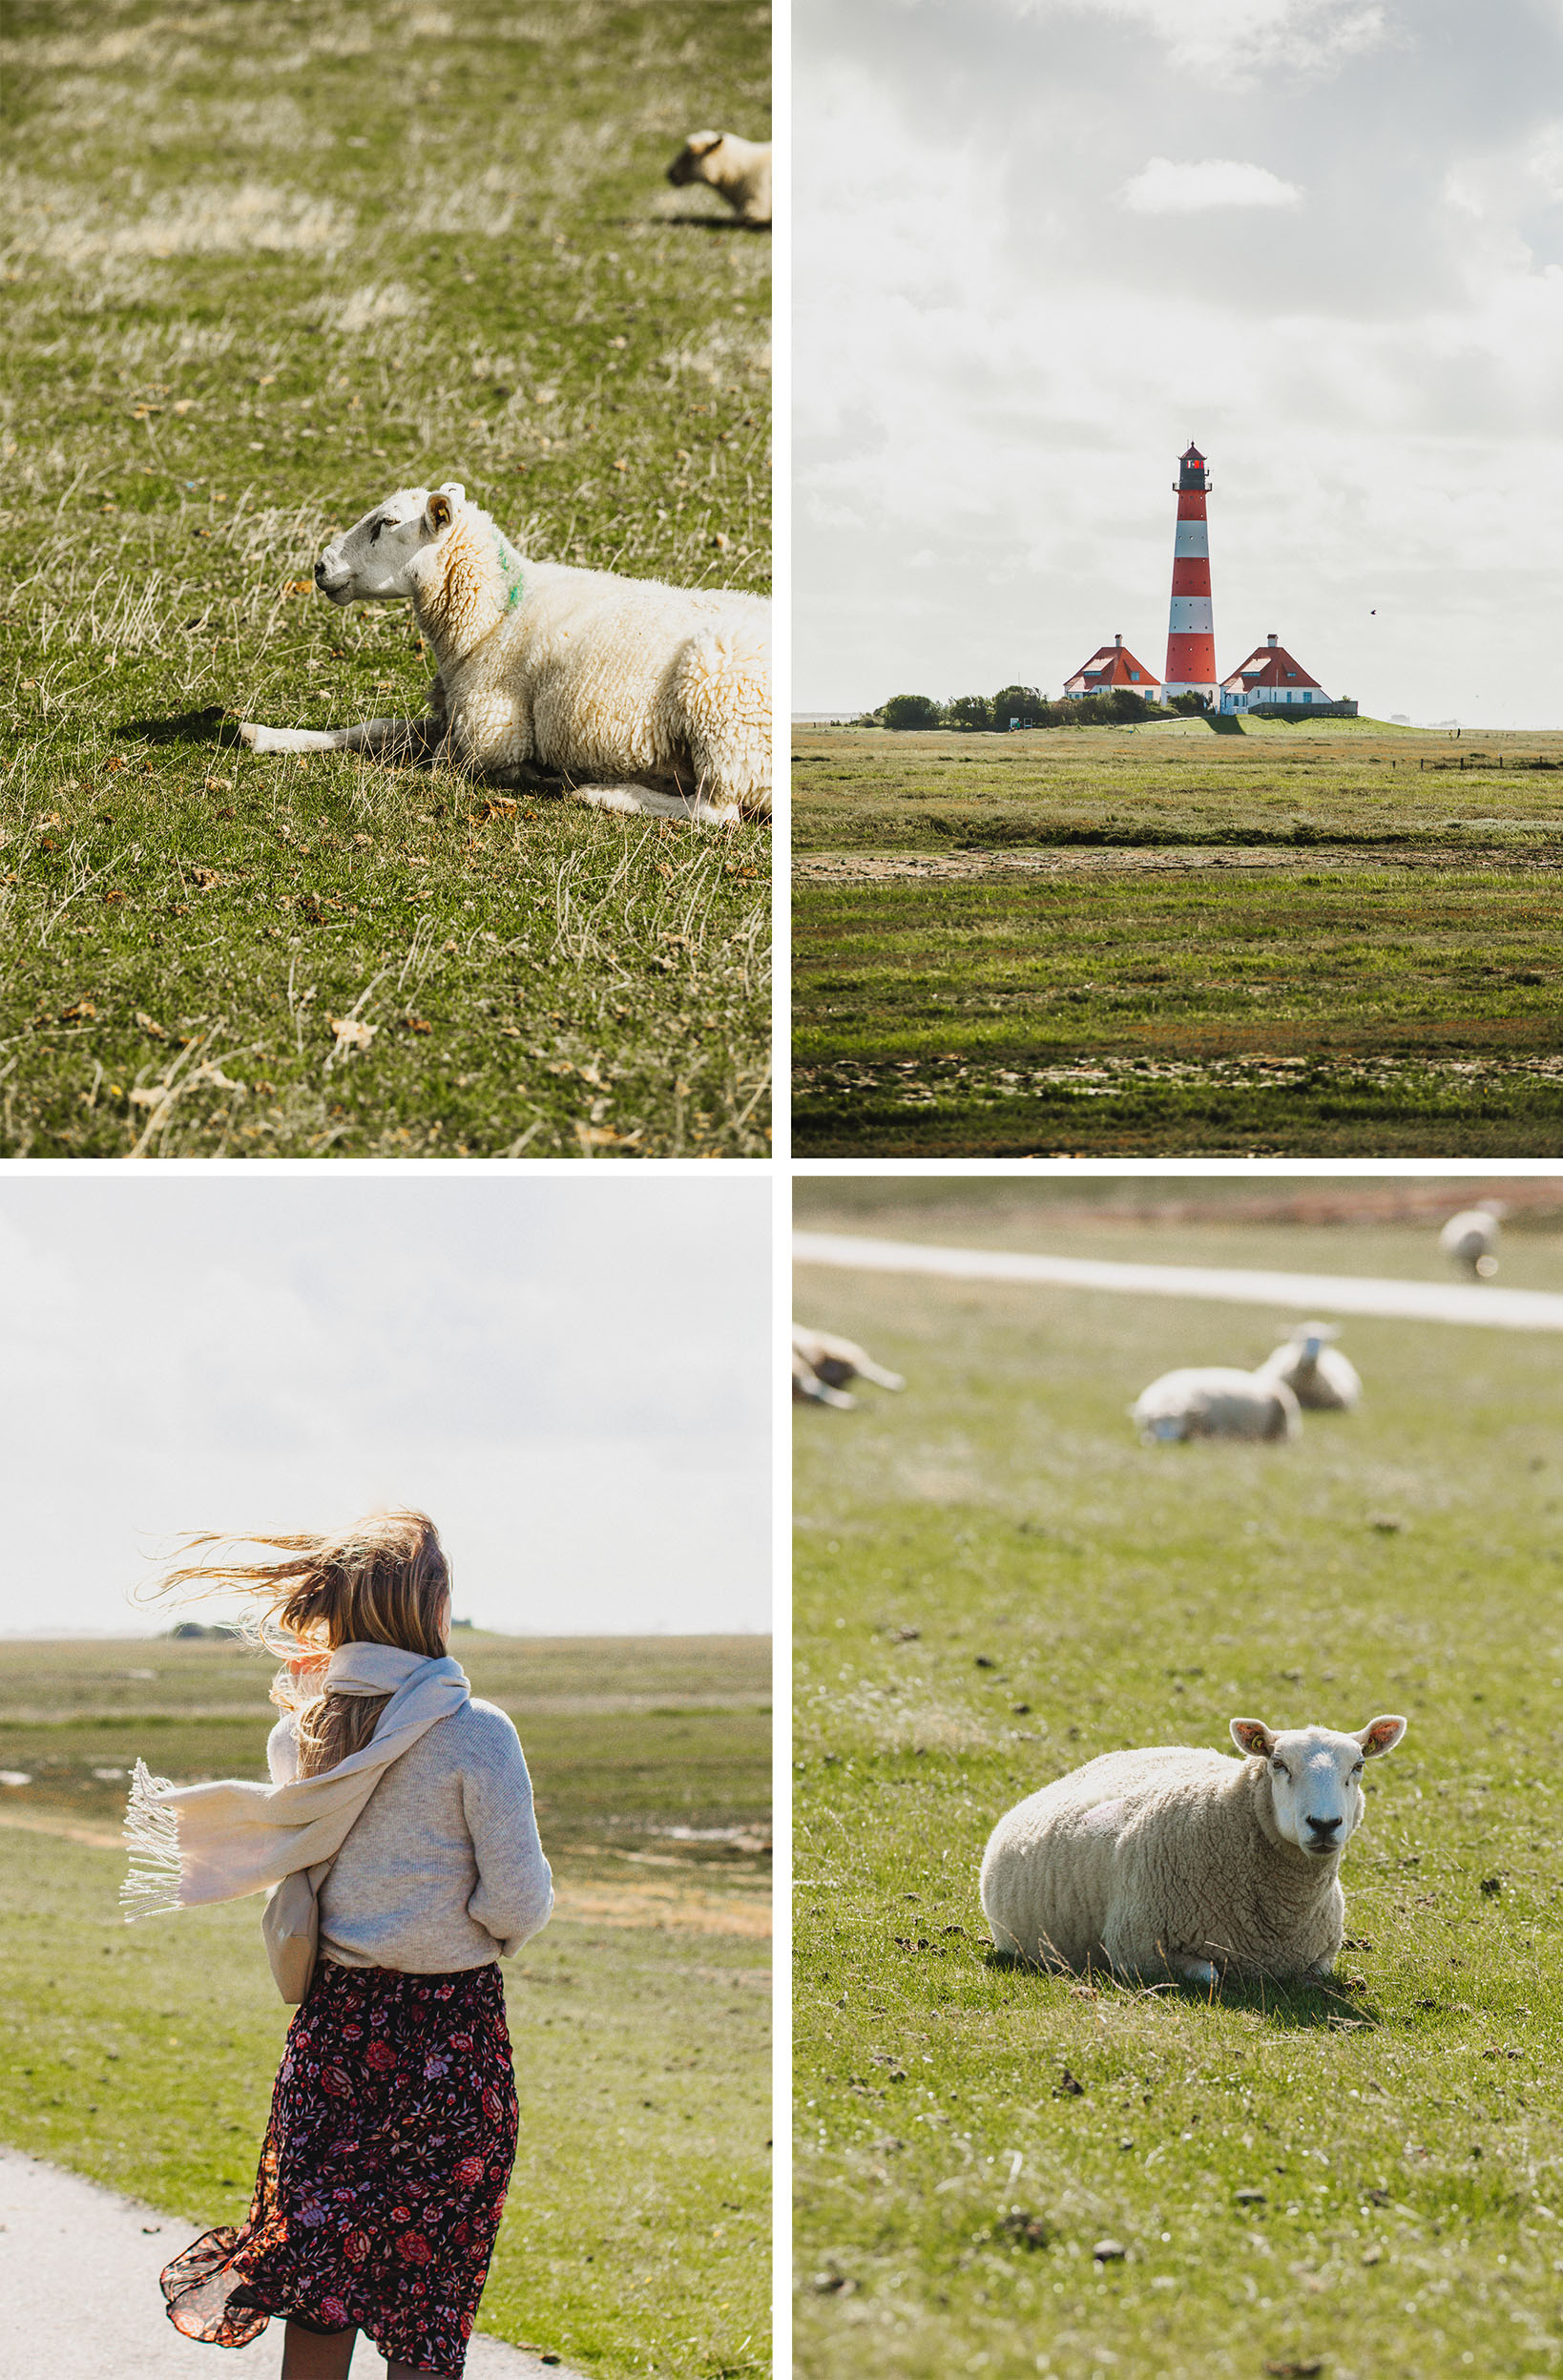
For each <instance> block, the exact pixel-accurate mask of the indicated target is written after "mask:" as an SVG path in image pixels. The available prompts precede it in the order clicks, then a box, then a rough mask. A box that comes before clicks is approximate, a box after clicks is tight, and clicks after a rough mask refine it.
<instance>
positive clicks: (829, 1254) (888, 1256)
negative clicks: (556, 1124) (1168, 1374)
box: [792, 1231, 1563, 1330]
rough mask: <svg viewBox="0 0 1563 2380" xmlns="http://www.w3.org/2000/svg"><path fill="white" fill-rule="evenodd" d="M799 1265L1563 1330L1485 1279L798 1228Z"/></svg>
mask: <svg viewBox="0 0 1563 2380" xmlns="http://www.w3.org/2000/svg"><path fill="white" fill-rule="evenodd" d="M792 1252H793V1257H794V1259H795V1261H796V1262H797V1263H800V1264H829V1265H835V1266H837V1267H840V1268H842V1269H844V1270H845V1271H849V1272H865V1273H926V1274H931V1275H933V1276H934V1277H936V1278H938V1279H942V1280H947V1281H1011V1282H1016V1283H1024V1284H1029V1285H1031V1286H1032V1287H1037V1288H1043V1287H1049V1288H1060V1289H1126V1290H1128V1291H1129V1292H1130V1293H1131V1294H1132V1295H1134V1296H1137V1297H1152V1298H1212V1299H1217V1300H1219V1302H1220V1303H1221V1304H1222V1305H1282V1306H1296V1307H1297V1309H1298V1310H1299V1311H1300V1312H1302V1313H1307V1314H1319V1315H1321V1316H1328V1315H1331V1314H1377V1315H1382V1316H1385V1317H1387V1318H1390V1319H1392V1320H1395V1321H1398V1322H1420V1323H1475V1324H1479V1325H1485V1326H1487V1327H1488V1328H1489V1329H1493V1330H1563V1297H1559V1296H1557V1295H1555V1294H1554V1293H1553V1292H1552V1291H1550V1290H1545V1289H1492V1288H1489V1287H1488V1286H1487V1285H1486V1284H1484V1283H1479V1282H1469V1283H1468V1282H1455V1281H1383V1280H1354V1279H1352V1278H1351V1277H1350V1276H1349V1275H1343V1274H1339V1273H1272V1272H1243V1271H1240V1270H1238V1269H1237V1268H1235V1267H1234V1268H1232V1269H1222V1268H1220V1267H1219V1266H1216V1265H1212V1264H1115V1263H1104V1262H1102V1261H1101V1260H1100V1259H1098V1258H1095V1257H1082V1256H1021V1255H1016V1254H1013V1253H1011V1251H1009V1250H1007V1249H997V1248H992V1249H990V1248H930V1247H921V1246H918V1245H916V1244H915V1243H914V1242H909V1241H905V1240H866V1239H864V1240H860V1239H858V1238H856V1237H854V1236H852V1235H850V1234H848V1233H845V1232H832V1231H799V1232H795V1233H794V1234H793V1242H792Z"/></svg>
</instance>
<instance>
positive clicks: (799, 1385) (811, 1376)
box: [792, 1347, 858, 1413]
mask: <svg viewBox="0 0 1563 2380" xmlns="http://www.w3.org/2000/svg"><path fill="white" fill-rule="evenodd" d="M792 1401H793V1403H794V1405H833V1406H835V1408H836V1409H837V1410H838V1412H842V1413H850V1412H852V1411H854V1410H855V1409H856V1406H857V1402H858V1400H857V1398H856V1397H855V1396H848V1395H847V1394H846V1391H845V1390H844V1388H834V1387H833V1386H832V1385H831V1383H830V1382H829V1381H828V1380H822V1379H821V1377H820V1375H819V1373H818V1372H817V1371H816V1370H815V1368H814V1367H813V1365H812V1364H811V1363H810V1362H809V1360H808V1358H807V1356H806V1355H800V1353H799V1352H798V1349H797V1348H796V1347H794V1348H793V1350H792Z"/></svg>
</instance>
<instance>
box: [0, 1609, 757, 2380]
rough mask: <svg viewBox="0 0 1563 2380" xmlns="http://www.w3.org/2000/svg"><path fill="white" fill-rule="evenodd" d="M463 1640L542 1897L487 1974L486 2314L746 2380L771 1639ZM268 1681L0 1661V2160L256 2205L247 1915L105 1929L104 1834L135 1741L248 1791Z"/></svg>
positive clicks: (254, 1967) (108, 1839)
mask: <svg viewBox="0 0 1563 2380" xmlns="http://www.w3.org/2000/svg"><path fill="white" fill-rule="evenodd" d="M457 1650H458V1652H459V1654H460V1656H461V1658H462V1660H463V1663H464V1666H465V1667H466V1668H467V1670H468V1672H469V1676H470V1677H471V1679H472V1681H473V1684H474V1687H475V1688H476V1690H477V1691H478V1692H480V1693H483V1694H486V1695H487V1696H488V1697H489V1698H490V1700H493V1701H500V1702H502V1703H503V1704H504V1705H505V1707H506V1708H508V1709H509V1710H510V1711H511V1714H512V1716H513V1717H514V1718H515V1719H516V1722H517V1724H518V1726H519V1728H520V1730H521V1734H522V1739H523V1741H524V1743H525V1744H526V1747H527V1753H528V1759H529V1763H530V1765H531V1771H532V1777H533V1783H534V1786H535V1789H536V1795H537V1806H538V1815H539V1823H540V1826H541V1828H542V1832H543V1838H544V1844H545V1848H547V1849H548V1851H549V1854H550V1857H551V1859H552V1863H553V1867H554V1874H555V1882H556V1887H557V1890H558V1899H559V1913H558V1914H557V1915H556V1916H555V1918H554V1921H553V1923H552V1925H551V1926H550V1927H549V1929H548V1930H547V1931H545V1932H544V1933H543V1934H542V1935H540V1936H539V1938H538V1939H537V1941H536V1942H534V1943H531V1944H529V1946H528V1948H527V1950H526V1951H525V1952H523V1953H522V1955H521V1957H520V1959H519V1960H518V1961H516V1962H514V1963H513V1964H512V1965H511V1966H508V1967H507V1971H506V1987H507V1994H508V1997H509V2004H510V2015H511V2035H512V2037H513V2039H514V2042H515V2049H516V2077H517V2087H518V2089H519V2092H520V2097H521V2107H522V2135H521V2148H520V2153H519V2156H518V2159H517V2162H516V2169H515V2180H514V2182H513V2184H512V2188H511V2206H510V2211H509V2213H508V2215H507V2218H506V2222H505V2225H504V2228H503V2230H502V2232H501V2235H500V2244H499V2248H498V2251H497V2253H496V2256H495V2261H494V2265H493V2269H492V2273H491V2276H490V2283H489V2287H488V2290H487V2293H486V2295H485V2298H484V2302H483V2314H482V2321H483V2326H484V2328H488V2329H490V2330H492V2331H494V2332H496V2333H497V2334H498V2335H499V2336H501V2337H505V2338H510V2339H513V2340H518V2341H528V2342H531V2343H532V2344H534V2345H538V2346H541V2347H543V2348H546V2349H549V2350H551V2351H553V2352H556V2353H559V2354H561V2355H563V2356H564V2357H565V2359H566V2360H567V2361H568V2362H571V2363H573V2364H576V2365H579V2366H580V2367H581V2368H582V2369H584V2370H588V2371H590V2372H593V2373H594V2374H596V2373H601V2374H603V2375H604V2376H605V2380H618V2376H619V2375H623V2376H624V2380H628V2376H629V2375H632V2374H641V2375H650V2374H666V2375H677V2380H683V2376H684V2375H686V2374H698V2375H702V2376H704V2375H710V2380H717V2375H720V2374H733V2373H740V2372H744V2371H749V2370H762V2369H764V2368H765V2367H766V2365H767V2363H768V2354H769V2349H768V2340H769V2292H770V2281H769V2263H768V2239H769V2225H770V2197H769V2175H768V2159H767V2157H766V2154H765V2152H766V2148H767V2146H768V2140H769V2133H770V2074H769V2054H768V2016H769V1982H770V1972H769V1967H768V1964H767V1960H768V1944H767V1939H766V1935H767V1910H768V1904H769V1875H768V1860H767V1846H768V1841H769V1794H770V1715H769V1705H770V1675H769V1646H768V1644H767V1642H766V1641H765V1640H764V1639H759V1638H732V1639H699V1638H691V1639H676V1638H660V1639H644V1640H642V1639H633V1640H631V1639H625V1640H615V1639H609V1640H605V1641H602V1642H597V1641H595V1640H590V1639H574V1640H572V1639H539V1640H532V1639H506V1638H494V1637H487V1636H482V1635H478V1634H475V1633H474V1634H471V1635H469V1634H467V1633H466V1632H465V1631H464V1632H463V1633H462V1636H461V1637H460V1638H459V1639H458V1640H457ZM270 1666H271V1665H270V1664H269V1663H268V1662H265V1661H264V1660H258V1659H257V1657H256V1656H255V1655H254V1654H251V1653H248V1652H246V1651H244V1650H243V1649H241V1648H240V1647H237V1646H234V1645H231V1644H225V1643H213V1642H173V1641H171V1640H170V1639H162V1638H159V1639H145V1638H141V1639H127V1640H123V1641H118V1642H104V1641H89V1642H81V1643H67V1644H60V1643H53V1644H43V1643H28V1644H23V1643H15V1642H12V1643H8V1644H6V1645H4V1646H3V1647H0V1776H3V1777H4V1778H5V1779H9V1780H12V1781H14V1780H17V1779H22V1778H25V1779H27V1780H28V1782H27V1783H25V1784H20V1783H16V1782H10V1783H5V1784H3V1785H0V1903H3V1907H4V1914H5V1918H6V1920H7V1921H8V1922H7V1929H6V1949H5V1951H4V1952H3V1953H0V1974H3V1976H4V1983H5V2001H6V2010H7V2014H6V2016H5V2020H4V2022H5V2026H6V2054H5V2056H4V2057H3V2058H0V2138H3V2139H5V2140H8V2141H10V2142H11V2143H12V2144H14V2145H16V2146H18V2147H22V2148H26V2149H29V2150H31V2152H32V2153H34V2154H35V2155H39V2156H44V2157H48V2158H51V2159H52V2160H54V2161H56V2162H58V2163H61V2164H65V2165H69V2166H72V2167H74V2168H75V2169H76V2170H78V2171H80V2172H83V2173H86V2174H90V2175H92V2176H93V2177H94V2178H95V2179H97V2180H100V2181H103V2182H109V2183H111V2184H113V2185H114V2186H115V2187H116V2188H120V2189H125V2190H129V2191H131V2192H134V2193H135V2194H136V2195H138V2196H141V2197H144V2198H145V2199H147V2200H148V2201H149V2202H150V2203H152V2204H154V2205H156V2206H157V2207H160V2208H162V2209H163V2210H165V2211H166V2212H167V2214H168V2215H170V2216H171V2217H174V2218H177V2219H179V2220H180V2221H183V2222H186V2223H189V2224H190V2226H191V2228H192V2230H194V2229H195V2228H196V2227H198V2225H201V2224H205V2223H216V2222H224V2221H233V2220H235V2219H236V2218H238V2217H239V2216H240V2215H241V2214H242V2211H243V2208H244V2206H245V2205H246V2204H247V2203H248V2197H249V2191H250V2187H251V2184H252V2182H253V2178H254V2163H255V2157H256V2153H257V2150H258V2148H259V2144H260V2134H261V2131H262V2129H263V2127H264V2122H265V2110H266V2105H267V2102H268V2099H269V2096H270V2090H271V2082H272V2077H273V2074H274V2072H275V2069H276V2064H277V2058H278V2056H279V2054H280V2049H281V2037H282V2035H283V2032H284V2031H285V2028H286V2021H287V2015H286V2011H285V2010H284V2009H283V2008H282V2006H281V2003H280V2002H279V2001H278V1999H277V1997H276V1994H275V1991H274V1989H273V1987H272V1984H271V1979H270V1976H269V1974H268V1973H267V1971H266V1968H265V1963H264V1960H263V1958H262V1957H261V1956H260V1945H259V1940H258V1935H257V1930H256V1908H255V1905H254V1904H243V1903H236V1904H233V1905H231V1906H228V1907H224V1908H219V1909H214V1910H203V1911H199V1912H193V1913H191V1914H190V1915H188V1916H185V1917H182V1918H180V1919H178V1920H169V1921H162V1922H158V1923H152V1922H148V1923H147V1924H145V1925H140V1926H135V1927H129V1928H127V1927H126V1926H125V1925H124V1924H123V1922H122V1919H121V1917H120V1913H119V1909H118V1901H117V1894H118V1887H119V1880H120V1877H121V1875H122V1873H123V1871H124V1856H123V1853H122V1852H121V1851H119V1850H117V1849H115V1848H110V1845H111V1844H112V1842H113V1839H114V1831H115V1818H116V1816H117V1812H118V1811H119V1809H120V1808H122V1806H123V1798H124V1794H125V1790H126V1778H125V1775H124V1771H125V1769H126V1767H127V1766H128V1765H129V1764H130V1762H131V1761H132V1760H133V1759H134V1757H135V1753H136V1752H137V1751H139V1752H141V1753H142V1754H144V1756H145V1757H146V1758H147V1760H148V1762H149V1764H151V1765H152V1766H153V1767H154V1768H155V1769H156V1770H159V1771H161V1772H162V1773H164V1774H166V1775H171V1776H173V1777H175V1778H176V1779H177V1780H179V1781H181V1782H188V1781H193V1780H195V1779H196V1778H198V1777H201V1776H213V1775H231V1774H238V1775H254V1774H258V1773H262V1772H263V1764H264V1741H265V1733H266V1729H267V1726H268V1724H269V1723H270V1721H271V1720H272V1718H273V1717H274V1716H275V1714H274V1713H273V1712H272V1711H271V1709H270V1706H269V1705H268V1704H267V1702H266V1701H265V1685H266V1681H267V1680H268V1678H269V1675H270ZM24 1917H25V1918H26V1921H27V1922H26V1923H23V1922H22V1920H23V1918H24ZM214 2110H215V2111H217V2112H216V2115H215V2116H214V2115H213V2114H212V2112H211V2111H214ZM670 2242H672V2243H674V2244H675V2245H676V2250H677V2252H676V2254H675V2255H673V2256H671V2257H670V2256H669V2254H668V2252H667V2251H668V2245H669V2243H670Z"/></svg>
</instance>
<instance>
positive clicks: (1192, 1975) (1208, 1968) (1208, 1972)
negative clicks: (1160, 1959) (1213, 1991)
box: [1172, 1958, 1217, 1985]
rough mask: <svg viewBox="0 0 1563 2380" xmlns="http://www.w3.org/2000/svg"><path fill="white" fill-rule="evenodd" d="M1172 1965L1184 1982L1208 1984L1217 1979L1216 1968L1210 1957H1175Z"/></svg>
mask: <svg viewBox="0 0 1563 2380" xmlns="http://www.w3.org/2000/svg"><path fill="white" fill-rule="evenodd" d="M1172 1965H1173V1969H1174V1972H1175V1973H1177V1975H1179V1976H1180V1977H1181V1979H1182V1981H1183V1982H1184V1983H1202V1984H1207V1985H1208V1984H1212V1983H1215V1982H1216V1981H1217V1973H1216V1970H1215V1968H1214V1967H1213V1966H1212V1965H1211V1963H1210V1961H1209V1959H1208V1958H1179V1959H1175V1960H1174V1961H1173V1962H1172Z"/></svg>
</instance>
